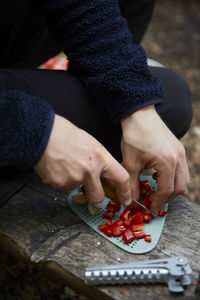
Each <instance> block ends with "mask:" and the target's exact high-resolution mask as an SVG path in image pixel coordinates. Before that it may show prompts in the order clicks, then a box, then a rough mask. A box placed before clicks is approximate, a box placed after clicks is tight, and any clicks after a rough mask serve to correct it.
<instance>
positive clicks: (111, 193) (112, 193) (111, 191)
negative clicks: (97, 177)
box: [101, 177, 119, 202]
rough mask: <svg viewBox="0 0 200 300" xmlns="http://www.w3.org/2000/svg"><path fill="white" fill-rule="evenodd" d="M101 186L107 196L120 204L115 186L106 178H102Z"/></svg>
mask: <svg viewBox="0 0 200 300" xmlns="http://www.w3.org/2000/svg"><path fill="white" fill-rule="evenodd" d="M101 184H102V187H103V190H104V193H105V196H106V197H107V198H109V199H111V200H112V201H114V202H119V200H118V197H117V193H116V189H115V186H114V184H113V183H112V182H111V181H109V180H108V179H106V178H105V177H101Z"/></svg>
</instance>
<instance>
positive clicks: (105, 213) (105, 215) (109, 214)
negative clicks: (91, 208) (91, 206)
mask: <svg viewBox="0 0 200 300" xmlns="http://www.w3.org/2000/svg"><path fill="white" fill-rule="evenodd" d="M113 216H114V213H113V212H111V211H105V212H104V214H103V217H104V218H105V219H112V217H113Z"/></svg>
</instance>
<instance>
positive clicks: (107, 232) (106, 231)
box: [102, 226, 113, 236]
mask: <svg viewBox="0 0 200 300" xmlns="http://www.w3.org/2000/svg"><path fill="white" fill-rule="evenodd" d="M102 231H103V233H105V234H106V235H107V236H112V235H113V232H112V230H111V229H110V226H107V227H105V228H104V229H103V230H102Z"/></svg>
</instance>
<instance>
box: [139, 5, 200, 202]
mask: <svg viewBox="0 0 200 300" xmlns="http://www.w3.org/2000/svg"><path fill="white" fill-rule="evenodd" d="M142 45H143V47H144V48H145V50H146V52H147V55H148V57H150V58H153V59H155V60H157V61H159V62H161V63H162V64H164V65H165V66H166V67H168V68H170V69H172V70H173V71H176V72H177V73H179V74H180V75H182V76H183V78H184V79H185V80H186V81H187V82H188V84H189V87H190V90H191V96H192V102H193V113H194V117H193V121H192V125H191V128H190V130H189V132H188V133H187V134H186V135H185V137H184V138H183V140H182V142H183V144H184V145H185V148H186V153H187V159H188V165H189V170H190V176H191V181H190V184H189V186H188V191H187V192H186V193H185V196H186V197H187V198H188V199H190V200H191V201H193V202H196V203H198V204H200V2H199V0H190V1H188V0H176V1H174V0H158V1H157V4H156V8H155V11H154V15H153V19H152V22H151V24H150V26H149V28H148V31H147V32H146V34H145V37H144V40H143V43H142Z"/></svg>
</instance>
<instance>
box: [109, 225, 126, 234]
mask: <svg viewBox="0 0 200 300" xmlns="http://www.w3.org/2000/svg"><path fill="white" fill-rule="evenodd" d="M110 227H111V230H112V232H113V235H114V236H115V237H117V236H120V235H122V234H123V233H124V232H125V231H126V227H125V226H124V225H121V224H120V223H119V222H118V221H116V222H114V223H113V224H112V225H111V226H110Z"/></svg>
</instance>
